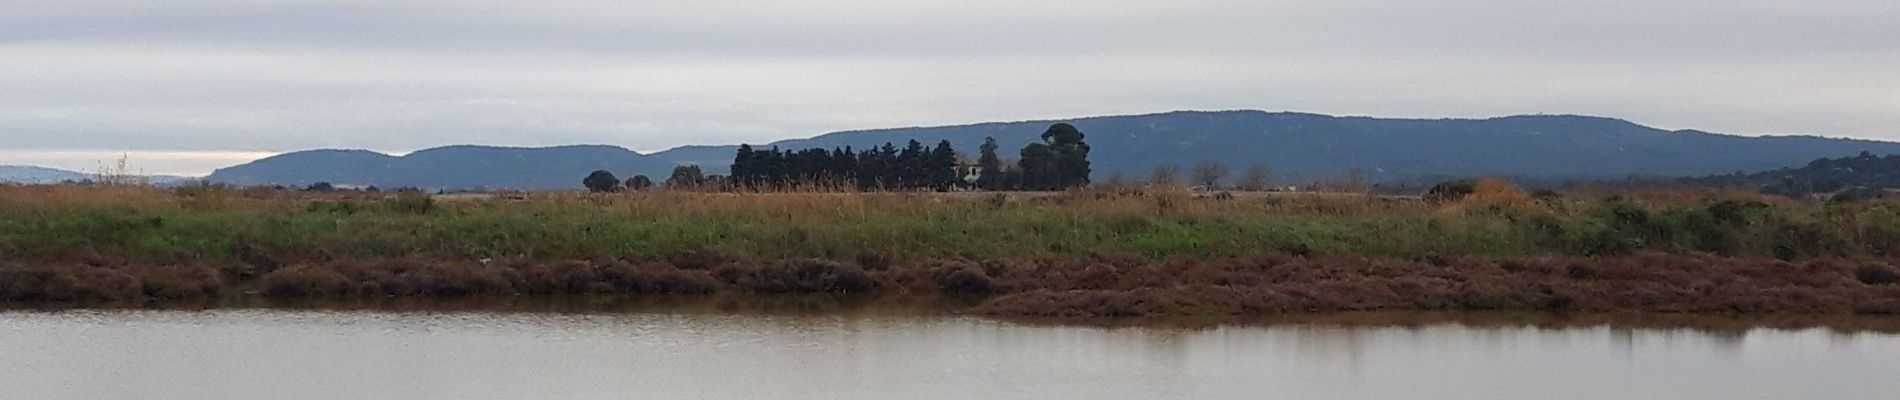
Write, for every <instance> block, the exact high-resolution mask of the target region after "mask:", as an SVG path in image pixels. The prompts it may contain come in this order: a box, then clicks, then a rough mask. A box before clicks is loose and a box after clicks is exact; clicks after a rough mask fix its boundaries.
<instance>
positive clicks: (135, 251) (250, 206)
mask: <svg viewBox="0 0 1900 400" xmlns="http://www.w3.org/2000/svg"><path fill="white" fill-rule="evenodd" d="M1896 210H1900V203H1895V202H1891V201H1861V202H1849V203H1832V204H1829V203H1815V202H1799V201H1793V200H1788V199H1785V198H1775V197H1762V196H1756V195H1750V194H1744V193H1725V192H1714V191H1671V192H1647V193H1635V194H1629V195H1627V196H1623V197H1618V198H1610V197H1608V196H1605V195H1593V194H1588V193H1571V194H1568V195H1567V196H1564V197H1545V198H1533V197H1531V196H1528V195H1525V194H1523V193H1521V192H1517V191H1514V190H1510V189H1508V188H1504V189H1500V190H1486V191H1480V192H1479V193H1477V194H1475V195H1473V196H1471V197H1468V198H1465V199H1463V200H1459V201H1455V202H1446V203H1431V202H1426V201H1422V200H1418V199H1408V198H1387V197H1368V196H1357V195H1303V194H1294V195H1276V196H1238V197H1233V198H1229V197H1227V196H1212V195H1194V194H1190V193H1186V192H1183V191H1173V190H1159V191H1135V190H1124V191H1117V190H1089V191H1072V192H1067V193H1062V194H1058V195H1053V196H1021V195H1017V196H1010V195H976V196H969V195H965V196H938V195H931V194H827V193H789V194H715V193H679V192H653V193H628V194H615V195H582V194H537V195H535V196H533V197H532V198H529V199H526V200H473V201H455V202H447V201H432V200H428V199H427V198H426V197H424V196H421V195H408V196H400V195H387V194H373V195H372V194H362V193H337V194H306V193H289V192H272V191H261V190H254V191H226V190H183V191H161V190H155V189H144V188H123V187H120V188H78V187H5V188H0V298H7V299H15V300H59V299H136V298H147V297H156V298H173V297H204V296H218V295H232V294H234V293H242V292H247V291H256V292H260V293H262V294H265V295H272V296H337V295H343V296H356V295H462V294H542V293H547V294H557V293H648V294H651V293H665V294H706V293H728V292H732V293H808V292H828V293H868V292H883V293H927V294H939V293H952V294H959V295H968V296H974V297H980V298H983V299H985V300H983V301H982V305H981V306H978V308H977V309H978V310H981V311H986V312H993V313H1000V314H1030V315H1076V316H1091V315H1150V314H1249V313H1271V312H1287V311H1308V310H1410V309H1422V310H1461V309H1509V310H1522V309H1536V310H1591V311H1608V310H1635V311H1687V312H1852V311H1859V312H1889V311H1895V310H1900V289H1895V287H1894V286H1892V285H1891V281H1893V280H1900V273H1895V270H1894V267H1893V259H1892V256H1893V254H1894V251H1895V250H1896V246H1900V243H1896V241H1897V240H1900V212H1897V211H1896Z"/></svg>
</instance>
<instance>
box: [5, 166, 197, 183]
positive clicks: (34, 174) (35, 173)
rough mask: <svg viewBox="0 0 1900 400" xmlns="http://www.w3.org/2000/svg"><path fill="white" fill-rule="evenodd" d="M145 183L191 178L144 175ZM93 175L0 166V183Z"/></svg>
mask: <svg viewBox="0 0 1900 400" xmlns="http://www.w3.org/2000/svg"><path fill="white" fill-rule="evenodd" d="M142 177H143V179H145V180H146V181H148V182H150V183H152V184H155V185H168V184H173V183H178V182H181V181H185V180H189V179H191V178H186V177H180V176H171V175H145V176H142ZM93 178H94V175H93V174H90V173H85V172H78V171H69V170H63V169H58V168H46V167H35V166H31V165H0V183H19V184H53V183H61V182H65V181H74V182H80V181H87V180H91V179H93Z"/></svg>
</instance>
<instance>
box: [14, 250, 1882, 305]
mask: <svg viewBox="0 0 1900 400" xmlns="http://www.w3.org/2000/svg"><path fill="white" fill-rule="evenodd" d="M229 274H232V275H233V276H241V275H240V274H237V273H235V272H230V273H229ZM220 275H221V274H220V273H219V272H218V271H217V270H214V269H211V268H186V267H95V266H86V265H66V266H33V267H27V266H18V265H14V266H0V299H4V300H15V301H66V300H128V299H141V298H163V299H171V298H195V297H207V296H210V295H215V294H217V293H219V292H220V290H221V289H225V290H227V291H231V290H229V288H227V287H226V285H227V282H233V281H228V280H224V279H220ZM235 282H236V283H232V284H233V285H254V286H255V290H257V291H259V292H261V293H262V294H264V295H266V296H270V297H275V298H300V297H339V296H341V297H353V296H376V297H381V296H416V297H443V296H471V295H575V294H642V295H706V294H713V293H733V294H740V295H746V294H753V295H781V294H852V295H857V294H870V293H885V294H894V295H904V294H925V295H936V294H942V295H948V296H954V297H956V298H963V299H968V301H972V302H975V303H973V304H975V305H974V306H973V307H972V308H971V309H970V310H972V311H974V312H979V313H986V314H993V315H1015V316H1051V317H1114V316H1244V315H1277V314H1289V313H1307V312H1335V311H1475V310H1484V311H1577V312H1625V311H1631V312H1662V313H1725V314H1757V313H1793V314H1846V313H1877V314H1900V269H1897V268H1895V267H1894V265H1893V263H1892V260H1871V259H1860V260H1845V259H1820V260H1813V261H1807V262H1801V263H1790V262H1785V261H1775V260H1744V259H1731V258H1715V257H1702V256H1674V255H1644V256H1626V257H1596V258H1563V257H1546V258H1520V259H1485V258H1456V257H1421V258H1420V259H1418V260H1397V259H1364V258H1351V257H1336V258H1308V257H1302V256H1294V255H1285V254H1270V255H1263V256H1258V257H1251V258H1229V259H1216V260H1177V261H1166V262H1152V261H1148V260H1146V259H1143V258H1140V257H1133V256H1118V255H1095V256H1088V257H1079V258H1023V259H996V260H986V261H981V262H977V261H963V260H947V261H935V262H928V263H919V264H899V263H895V262H892V261H890V260H887V259H881V258H872V259H867V260H860V261H859V262H857V263H845V262H835V261H826V260H816V259H791V260H754V259H748V258H746V257H741V256H734V255H730V254H722V253H717V252H700V253H695V254H692V255H688V256H683V257H679V258H677V259H674V260H668V261H624V260H600V261H566V262H552V263H550V262H536V261H526V260H503V261H495V262H476V261H466V262H443V261H428V260H413V259H405V260H383V261H370V262H362V261H329V262H320V263H309V264H293V265H290V266H287V267H284V268H279V269H276V270H275V271H270V272H268V273H266V274H264V275H263V276H262V277H261V278H259V279H256V280H254V281H248V282H246V281H235ZM886 297H887V298H888V296H886Z"/></svg>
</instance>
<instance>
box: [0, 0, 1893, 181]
mask: <svg viewBox="0 0 1900 400" xmlns="http://www.w3.org/2000/svg"><path fill="white" fill-rule="evenodd" d="M0 10H4V11H0V164H34V165H44V166H53V167H61V168H68V169H78V170H92V169H95V168H96V167H97V166H98V165H100V164H101V163H109V162H116V160H118V159H119V158H121V157H123V158H126V159H128V162H129V164H131V165H132V166H134V167H135V168H137V169H139V170H144V171H148V172H151V173H166V174H205V173H209V172H210V171H211V170H212V169H214V168H217V167H221V166H227V165H232V164H236V163H241V162H244V161H247V160H251V159H255V158H259V157H264V156H268V155H271V154H274V153H279V152H286V151H295V150H304V149H312V148H362V149H371V150H377V151H383V152H389V153H396V154H401V153H406V152H409V151H414V150H417V149H422V148H428V147H434V146H441V145H448V144H489V145H509V146H546V145H563V144H612V145H619V146H624V147H628V148H632V149H635V150H640V151H656V150H663V149H666V148H670V147H674V146H679V145H687V144H730V143H741V142H754V143H757V142H767V141H772V140H776V139H784V138H793V137H808V136H813V135H817V134H822V133H825V132H831V131H839V130H850V129H867V128H885V127H903V126H928V125H947V124H963V123H975V122H987V121H1016V120H1032V119H1061V118H1071V117H1083V116H1099V115H1121V114H1142V113H1153V112H1165V111H1173V110H1227V109H1260V110H1269V111H1302V112H1316V113H1326V114H1334V115H1367V116H1380V117H1422V118H1441V117H1492V116H1503V115H1516V114H1537V113H1545V114H1585V115H1599V116H1610V117H1618V118H1624V119H1628V120H1631V121H1634V122H1637V123H1641V124H1645V125H1650V126H1656V127H1660V128H1665V129H1702V130H1708V131H1716V132H1726V133H1735V134H1743V135H1763V134H1813V135H1821V136H1830V137H1856V138H1867V139H1884V140H1900V23H1895V22H1894V21H1900V2H1896V1H1892V0H1808V1H1784V0H1775V1H1754V0H1727V1H1699V0H1677V1H1661V2H1658V1H1623V0H1612V1H1590V0H1579V1H1504V0H1435V1H1409V0H1408V1H1399V0H1393V1H1371V0H1315V1H1272V0H1250V1H1220V0H1205V1H1197V0H1175V1H1151V0H1142V1H1121V0H1072V1H1061V0H1044V1H1021V0H1011V1H988V0H963V1H894V0H865V1H857V0H822V1H756V2H755V1H719V0H712V1H631V0H629V1H598V2H590V1H549V0H543V1H490V0H458V1H396V0H372V1H353V0H322V1H299V0H290V1H246V0H201V1H149V0H123V1H122V0H104V1H88V0H54V1H41V0H0Z"/></svg>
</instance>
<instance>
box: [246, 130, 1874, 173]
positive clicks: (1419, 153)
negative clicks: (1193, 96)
mask: <svg viewBox="0 0 1900 400" xmlns="http://www.w3.org/2000/svg"><path fill="white" fill-rule="evenodd" d="M1054 122H1070V123H1073V124H1075V126H1076V127H1078V128H1080V129H1081V130H1082V131H1083V132H1084V133H1086V134H1087V135H1088V139H1087V140H1088V143H1089V144H1090V145H1091V147H1093V149H1094V150H1093V153H1092V154H1091V156H1090V159H1091V160H1092V161H1093V164H1094V177H1095V178H1096V179H1097V180H1101V179H1106V178H1108V177H1110V176H1113V175H1116V174H1120V175H1122V176H1124V177H1125V178H1127V179H1130V180H1140V179H1144V178H1146V177H1147V176H1148V174H1149V171H1151V170H1152V169H1153V168H1154V167H1155V166H1157V165H1174V166H1178V167H1180V168H1181V170H1182V171H1183V172H1184V173H1185V171H1187V170H1189V169H1190V168H1191V167H1192V166H1193V165H1194V164H1195V163H1198V162H1200V161H1203V160H1208V161H1215V162H1219V163H1223V164H1226V165H1227V166H1228V167H1230V169H1231V170H1234V171H1239V170H1243V169H1245V168H1246V167H1247V166H1249V165H1252V164H1262V165H1266V166H1268V167H1269V168H1271V170H1272V172H1273V176H1274V178H1275V180H1276V181H1279V182H1282V183H1304V182H1311V181H1314V180H1323V179H1341V178H1344V177H1345V176H1346V175H1347V174H1348V171H1350V170H1351V169H1353V168H1359V169H1360V170H1362V171H1363V172H1364V173H1365V174H1366V177H1367V178H1368V179H1370V180H1372V181H1375V182H1421V181H1431V180H1436V179H1442V178H1446V177H1468V176H1512V177H1520V178H1526V179H1545V180H1558V181H1560V180H1568V179H1602V178H1613V179H1620V178H1624V177H1628V176H1631V175H1648V176H1663V177H1682V176H1703V175H1713V174H1724V173H1731V172H1736V171H1763V170H1770V169H1776V168H1783V167H1794V166H1800V165H1803V164H1805V163H1807V162H1808V161H1809V160H1814V159H1817V158H1824V157H1842V156H1849V155H1853V154H1858V153H1860V152H1862V151H1867V152H1872V153H1873V154H1896V153H1900V143H1892V142H1878V141H1868V140H1851V139H1831V138H1822V137H1814V136H1768V137H1743V136H1734V135H1724V134H1717V133H1708V132H1702V131H1693V130H1683V131H1666V130H1661V129H1656V128H1650V127H1646V126H1642V125H1637V124H1634V123H1631V122H1628V121H1624V120H1619V119H1612V118H1600V117H1587V116H1571V115H1536V116H1514V117H1501V118H1489V119H1383V118H1369V117H1334V116H1326V115H1317V114H1302V113H1269V112H1263V111H1215V112H1200V111H1182V112H1170V113H1162V114H1149V115H1133V116H1114V117H1092V118H1079V119H1072V120H1062V121H1024V122H998V123H982V124H974V125H958V126H943V127H922V128H895V129H877V130H863V131H847V132H837V133H829V134H824V135H819V136H817V137H812V138H807V139H792V140H782V141H778V142H773V143H768V144H765V146H779V147H781V148H785V149H801V148H810V147H823V148H832V147H843V146H851V147H853V148H856V149H865V148H869V147H872V146H877V145H881V144H883V143H885V142H892V143H897V144H899V145H902V143H903V142H905V141H908V140H911V139H917V140H919V141H922V142H926V143H935V142H936V141H938V140H944V139H948V140H950V141H951V143H952V144H953V145H954V146H955V147H956V148H957V149H958V150H960V151H963V152H966V153H974V152H975V151H976V149H977V146H978V145H979V144H981V143H982V141H983V138H984V137H986V136H994V137H996V138H997V140H998V141H999V142H1001V143H1002V145H1003V148H1004V154H1003V156H1004V158H1010V159H1013V158H1016V154H1015V153H1016V150H1017V149H1020V148H1021V147H1022V146H1023V145H1024V144H1027V143H1029V142H1031V141H1034V140H1038V137H1039V136H1040V135H1041V133H1042V131H1043V130H1044V129H1046V128H1048V126H1049V124H1051V123H1054ZM736 151H737V146H684V147H679V148H675V149H671V150H666V151H662V152H657V153H653V154H650V155H641V154H638V153H635V152H633V151H630V150H627V149H624V148H620V147H613V146H567V147H550V148H503V147H481V146H451V147H442V148H435V149H428V150H422V151H417V152H415V153H411V154H409V155H405V156H400V157H398V156H390V155H386V154H381V153H375V152H369V151H362V150H316V151H305V152H296V153H289V154H284V155H280V156H277V157H271V158H267V159H263V160H258V161H256V162H252V163H249V164H245V165H240V166H235V167H230V168H225V169H221V170H218V171H217V172H215V173H213V174H212V175H211V176H210V177H209V178H208V179H210V180H213V181H222V182H230V183H238V184H287V185H308V184H311V183H315V182H331V183H333V184H339V185H378V186H385V187H388V186H418V187H427V188H473V187H488V188H523V189H576V188H580V178H582V177H584V176H586V174H587V172H589V171H592V170H595V169H606V170H609V171H613V172H614V173H615V174H617V175H620V176H621V177H626V176H630V175H633V174H647V175H649V176H651V177H653V178H654V179H655V180H663V179H664V178H665V176H666V174H667V173H668V171H669V170H670V169H671V168H672V166H673V165H678V164H698V165H701V166H702V167H703V168H705V169H706V172H707V173H708V174H724V173H726V170H727V167H728V166H729V165H730V164H731V162H732V156H733V154H734V153H735V152H736Z"/></svg>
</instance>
